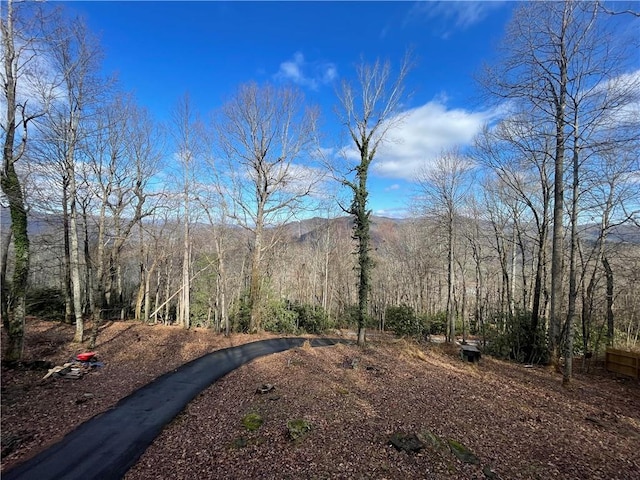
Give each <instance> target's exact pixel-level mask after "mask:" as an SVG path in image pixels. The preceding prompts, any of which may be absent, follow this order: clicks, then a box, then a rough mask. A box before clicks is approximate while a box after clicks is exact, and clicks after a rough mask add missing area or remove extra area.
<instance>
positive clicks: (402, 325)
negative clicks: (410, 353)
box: [385, 305, 424, 337]
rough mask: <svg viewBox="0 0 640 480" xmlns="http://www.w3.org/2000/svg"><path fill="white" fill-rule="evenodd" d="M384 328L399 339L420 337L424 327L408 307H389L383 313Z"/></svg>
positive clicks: (411, 308)
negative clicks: (384, 319)
mask: <svg viewBox="0 0 640 480" xmlns="http://www.w3.org/2000/svg"><path fill="white" fill-rule="evenodd" d="M385 318H386V322H385V324H386V326H387V328H388V329H389V330H391V331H392V332H393V333H395V334H396V335H397V336H399V337H421V336H422V335H423V332H424V325H423V324H422V321H421V319H420V318H418V317H417V316H416V313H415V311H414V310H413V307H410V306H408V305H400V306H398V307H396V306H389V307H387V309H386V313H385Z"/></svg>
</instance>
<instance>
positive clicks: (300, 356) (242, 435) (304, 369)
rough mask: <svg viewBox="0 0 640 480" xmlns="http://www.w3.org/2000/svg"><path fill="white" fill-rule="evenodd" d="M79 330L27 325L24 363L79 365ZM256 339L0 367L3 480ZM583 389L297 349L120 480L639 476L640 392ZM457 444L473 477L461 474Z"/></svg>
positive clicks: (435, 352) (447, 358)
mask: <svg viewBox="0 0 640 480" xmlns="http://www.w3.org/2000/svg"><path fill="white" fill-rule="evenodd" d="M71 328H72V327H66V326H59V325H58V324H51V323H45V322H38V323H30V324H28V336H27V349H28V351H29V352H32V353H30V355H31V359H40V360H45V361H52V362H54V363H60V362H64V361H65V360H66V359H68V358H73V356H74V355H75V354H77V353H78V352H77V351H76V350H75V349H77V345H75V346H72V345H71V344H68V343H66V342H67V340H64V341H62V339H70V338H72V335H73V332H72V330H71ZM139 339H140V340H139ZM258 339H259V338H258V337H255V336H235V337H232V338H225V337H220V336H216V335H214V334H213V333H212V332H210V331H204V330H197V329H196V330H195V331H189V332H187V331H184V330H182V329H180V328H175V327H162V326H156V327H145V326H143V325H139V324H134V323H131V322H128V323H115V324H112V325H110V326H108V327H107V328H105V330H103V332H102V333H101V336H100V339H99V345H98V348H99V350H98V351H99V352H100V357H101V359H104V361H105V367H104V368H102V369H100V370H98V371H95V372H92V373H91V375H86V376H85V377H83V378H82V379H80V380H74V381H66V380H65V381H49V379H48V380H47V381H45V382H44V383H41V382H40V378H41V377H42V371H31V370H28V369H25V370H7V369H5V368H3V371H2V446H3V451H4V449H5V446H9V445H12V446H13V451H11V452H3V453H6V457H5V458H4V460H3V469H4V468H5V467H6V465H7V464H8V463H10V462H15V461H17V460H19V459H21V458H24V457H25V456H26V455H31V454H33V453H35V452H36V451H37V450H38V449H41V448H43V447H44V446H46V445H47V444H50V443H51V442H53V441H55V440H58V439H60V438H61V437H62V436H63V435H64V434H65V433H67V432H68V431H70V430H71V429H72V428H74V427H75V426H77V425H79V424H80V423H81V422H82V421H84V420H86V419H88V418H90V417H91V416H93V415H95V414H98V413H100V412H102V411H104V410H106V409H107V408H110V407H112V406H113V405H115V403H117V401H118V400H119V399H120V398H122V397H123V396H125V395H127V394H129V393H131V392H132V391H133V390H135V389H136V388H138V387H140V386H142V385H144V384H146V383H148V382H149V381H150V380H151V379H153V378H155V377H156V376H158V375H160V374H162V373H165V372H167V371H170V370H172V369H174V368H176V367H177V366H179V365H181V364H182V363H184V362H186V361H189V360H192V359H194V358H197V357H199V356H201V355H203V354H205V353H208V352H210V351H212V350H214V349H217V348H226V347H229V346H233V345H237V344H239V343H245V342H247V341H255V340H258ZM43 352H44V353H46V355H44V354H43ZM354 360H357V361H356V362H354ZM575 384H576V385H575V388H574V389H572V390H567V389H564V388H563V387H562V386H561V379H560V377H559V376H558V375H556V374H555V373H553V372H551V371H548V370H545V369H540V368H525V367H524V366H522V365H516V364H510V363H505V362H500V361H496V360H493V359H491V358H489V357H483V358H482V360H481V361H480V363H479V364H470V363H468V362H467V363H465V362H462V361H461V360H460V356H459V352H454V351H453V350H451V349H448V347H446V346H441V347H436V348H424V346H420V345H416V344H412V343H409V342H406V341H395V340H394V341H391V342H389V341H382V340H381V341H380V343H372V345H371V346H370V347H369V348H366V349H360V348H358V347H355V346H349V345H338V346H334V347H322V348H309V347H304V348H298V349H294V350H290V351H286V352H282V353H279V354H275V355H270V356H268V357H262V358H260V359H257V360H255V361H253V362H251V363H249V364H248V365H245V366H243V367H241V368H239V369H237V370H235V371H233V372H231V373H230V374H228V375H227V376H225V377H223V378H222V379H221V380H219V381H218V382H216V383H215V384H214V385H212V386H211V387H210V388H208V389H207V390H205V391H204V392H203V393H202V394H201V395H199V396H198V397H197V398H196V399H195V400H194V401H193V402H191V403H190V404H189V405H188V407H187V408H186V409H185V411H184V412H183V414H181V415H180V416H179V418H178V419H176V420H174V421H173V422H172V423H171V424H170V425H168V426H167V427H166V429H165V430H164V431H163V432H162V433H161V435H160V436H159V437H158V438H157V439H156V441H155V442H154V443H153V444H152V445H151V446H150V448H149V449H148V450H147V451H146V453H145V454H144V455H143V456H142V457H141V459H140V461H139V462H138V464H136V465H135V466H134V467H133V468H132V469H131V470H130V471H129V473H128V474H127V476H126V478H127V479H129V480H133V479H137V480H144V479H155V478H257V477H260V478H265V479H270V478H271V479H286V478H292V479H293V478H296V479H297V478H301V477H302V478H304V477H309V478H332V479H333V478H372V479H382V478H386V479H405V478H434V479H471V478H489V479H497V478H509V479H518V478H521V479H530V478H542V479H544V478H563V479H578V478H580V479H601V478H607V479H633V478H638V477H637V472H638V471H640V464H639V463H638V457H637V446H638V434H640V386H638V385H637V384H633V383H630V382H617V381H616V380H614V379H612V378H610V377H606V376H597V375H590V376H583V375H580V374H577V375H576V381H575ZM274 385H275V386H276V387H277V388H276V389H275V391H274V390H273V389H270V388H269V387H273V386H274ZM256 387H258V388H257V389H256ZM260 390H265V393H258V392H259V391H260ZM276 393H277V395H276ZM85 394H87V396H85ZM89 395H91V396H89ZM61 412H62V413H61ZM247 413H254V414H256V415H259V416H260V417H261V418H262V420H263V421H262V424H261V425H260V426H259V428H257V429H255V430H253V431H249V430H247V429H246V428H245V426H244V425H243V422H242V420H243V417H244V415H246V414H247ZM295 419H303V420H305V421H306V422H308V424H309V425H312V426H313V428H310V429H303V430H306V432H305V436H304V439H303V441H302V442H292V441H291V440H290V438H291V435H290V433H289V429H288V427H287V423H288V422H290V421H291V420H295ZM396 432H407V433H411V432H413V433H415V434H416V436H417V438H418V439H420V440H421V441H422V442H423V443H424V444H425V445H426V447H425V448H423V449H422V450H419V451H418V452H416V453H415V454H407V453H405V452H401V451H398V450H396V448H394V447H393V446H391V445H390V444H389V439H390V437H391V435H393V433H396ZM427 433H428V434H429V435H427ZM448 439H449V440H450V439H454V440H455V441H457V442H458V443H459V444H460V445H462V446H464V447H465V448H466V449H467V450H468V451H469V452H472V454H473V455H474V456H475V458H476V459H477V460H478V462H479V463H478V464H474V463H465V462H464V461H462V460H459V459H458V458H457V457H456V456H455V454H454V453H453V449H452V447H451V443H450V442H448V441H447V440H448ZM3 456H4V455H3Z"/></svg>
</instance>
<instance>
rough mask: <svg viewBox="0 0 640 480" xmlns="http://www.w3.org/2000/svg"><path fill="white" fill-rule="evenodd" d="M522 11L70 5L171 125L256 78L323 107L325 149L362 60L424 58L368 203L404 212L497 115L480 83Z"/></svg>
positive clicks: (376, 5) (129, 83)
mask: <svg viewBox="0 0 640 480" xmlns="http://www.w3.org/2000/svg"><path fill="white" fill-rule="evenodd" d="M516 5H517V3H515V2H67V7H68V8H69V9H70V11H71V12H75V13H78V14H80V15H82V16H84V17H85V18H86V20H87V23H88V25H89V27H90V29H91V30H92V31H93V32H95V33H97V34H98V35H99V36H100V38H101V44H102V46H103V48H104V51H105V59H104V69H105V72H117V74H118V77H119V80H120V82H121V85H122V86H123V88H125V89H127V90H132V91H134V92H135V94H136V97H137V99H138V101H139V103H140V104H142V105H144V106H146V107H147V108H149V110H150V111H151V112H152V114H153V115H154V116H155V117H156V118H157V119H159V120H166V119H167V118H168V115H169V112H170V111H171V109H172V108H173V107H174V105H175V104H176V102H177V101H178V99H179V98H180V97H181V96H183V95H184V93H185V92H189V94H190V96H191V99H192V100H193V103H194V105H195V106H196V107H197V108H198V110H199V111H200V112H201V113H202V114H203V115H206V114H207V113H208V112H210V111H212V110H214V109H215V108H217V107H219V106H220V105H221V104H222V103H223V101H224V100H225V98H228V96H229V95H231V94H232V93H233V92H234V90H235V89H236V88H237V87H238V86H239V85H240V84H241V83H244V82H247V81H251V80H255V81H257V82H266V81H269V82H274V83H276V84H279V83H282V84H286V83H294V84H297V85H298V86H300V88H302V89H303V91H304V92H305V95H306V98H307V99H308V101H309V102H311V103H315V104H318V105H319V106H320V108H321V110H322V116H323V118H322V124H323V127H324V135H325V138H324V140H323V142H324V144H325V146H326V147H327V148H339V147H340V145H339V142H340V131H339V128H338V127H337V123H336V117H335V114H334V110H333V109H334V107H335V106H336V104H337V99H336V96H335V89H336V87H337V86H338V82H339V81H341V79H343V78H347V79H349V78H351V77H352V76H353V74H354V65H355V63H356V62H358V61H359V59H360V58H361V57H363V58H364V59H365V60H368V61H373V60H375V58H376V57H381V58H383V59H386V58H388V59H390V60H391V61H392V62H393V63H396V64H397V62H399V61H400V59H401V58H402V56H403V54H404V52H405V50H406V49H407V48H409V47H410V48H412V49H413V51H414V54H415V57H416V60H417V63H416V67H415V68H414V70H413V71H412V72H411V74H410V76H409V78H408V82H407V89H408V91H410V92H411V93H412V95H411V97H410V99H409V100H408V102H407V103H406V108H407V110H410V112H411V113H410V116H409V121H408V122H406V123H407V128H404V129H403V130H402V132H400V133H399V134H398V139H400V140H401V141H399V142H395V145H393V146H389V147H387V148H386V149H384V150H382V151H381V152H380V155H379V156H378V159H377V160H376V162H375V164H374V165H373V172H372V176H371V177H370V178H371V180H370V191H371V194H370V206H371V208H372V209H373V210H374V212H375V213H376V214H382V215H389V216H395V215H399V214H401V212H402V211H404V210H405V209H406V207H407V202H408V200H409V198H410V194H411V189H412V179H414V178H415V174H416V171H417V170H418V169H419V168H420V165H421V164H424V163H426V162H428V161H429V160H430V159H432V158H433V156H435V155H437V154H438V153H439V152H440V151H441V150H442V149H444V148H449V147H453V146H464V145H467V144H469V143H470V141H471V139H472V137H473V135H474V134H475V133H476V132H477V131H478V129H479V128H481V126H482V125H483V123H485V122H486V121H487V120H489V119H491V118H492V117H493V116H494V112H492V111H491V110H490V109H488V108H486V107H484V106H483V104H482V102H481V101H480V100H479V98H480V97H479V95H478V93H477V91H476V88H475V85H474V82H473V75H474V74H475V73H477V71H478V69H479V67H480V66H481V64H482V62H483V61H489V60H490V59H491V57H492V55H493V54H494V47H495V45H496V44H497V42H498V41H499V40H500V38H501V37H502V34H503V31H504V27H505V24H506V22H507V21H508V19H509V16H510V13H511V11H512V9H513V8H514V7H515V6H516Z"/></svg>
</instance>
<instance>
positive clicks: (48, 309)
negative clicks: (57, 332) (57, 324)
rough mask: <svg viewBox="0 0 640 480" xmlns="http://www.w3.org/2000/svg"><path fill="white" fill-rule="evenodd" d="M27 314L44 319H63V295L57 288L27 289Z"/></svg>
mask: <svg viewBox="0 0 640 480" xmlns="http://www.w3.org/2000/svg"><path fill="white" fill-rule="evenodd" d="M26 307H27V308H26V310H27V312H26V313H27V315H33V316H34V317H40V318H43V319H46V320H60V319H64V295H63V294H62V290H60V289H58V288H37V289H32V290H29V291H27V298H26Z"/></svg>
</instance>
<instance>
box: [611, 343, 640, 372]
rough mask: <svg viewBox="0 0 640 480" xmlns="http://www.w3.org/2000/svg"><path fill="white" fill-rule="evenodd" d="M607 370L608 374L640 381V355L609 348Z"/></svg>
mask: <svg viewBox="0 0 640 480" xmlns="http://www.w3.org/2000/svg"><path fill="white" fill-rule="evenodd" d="M605 368H606V369H607V371H608V372H613V373H619V374H620V375H625V376H628V377H633V378H635V379H636V380H640V353H639V352H625V351H624V350H615V349H613V348H607V352H606V354H605Z"/></svg>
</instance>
